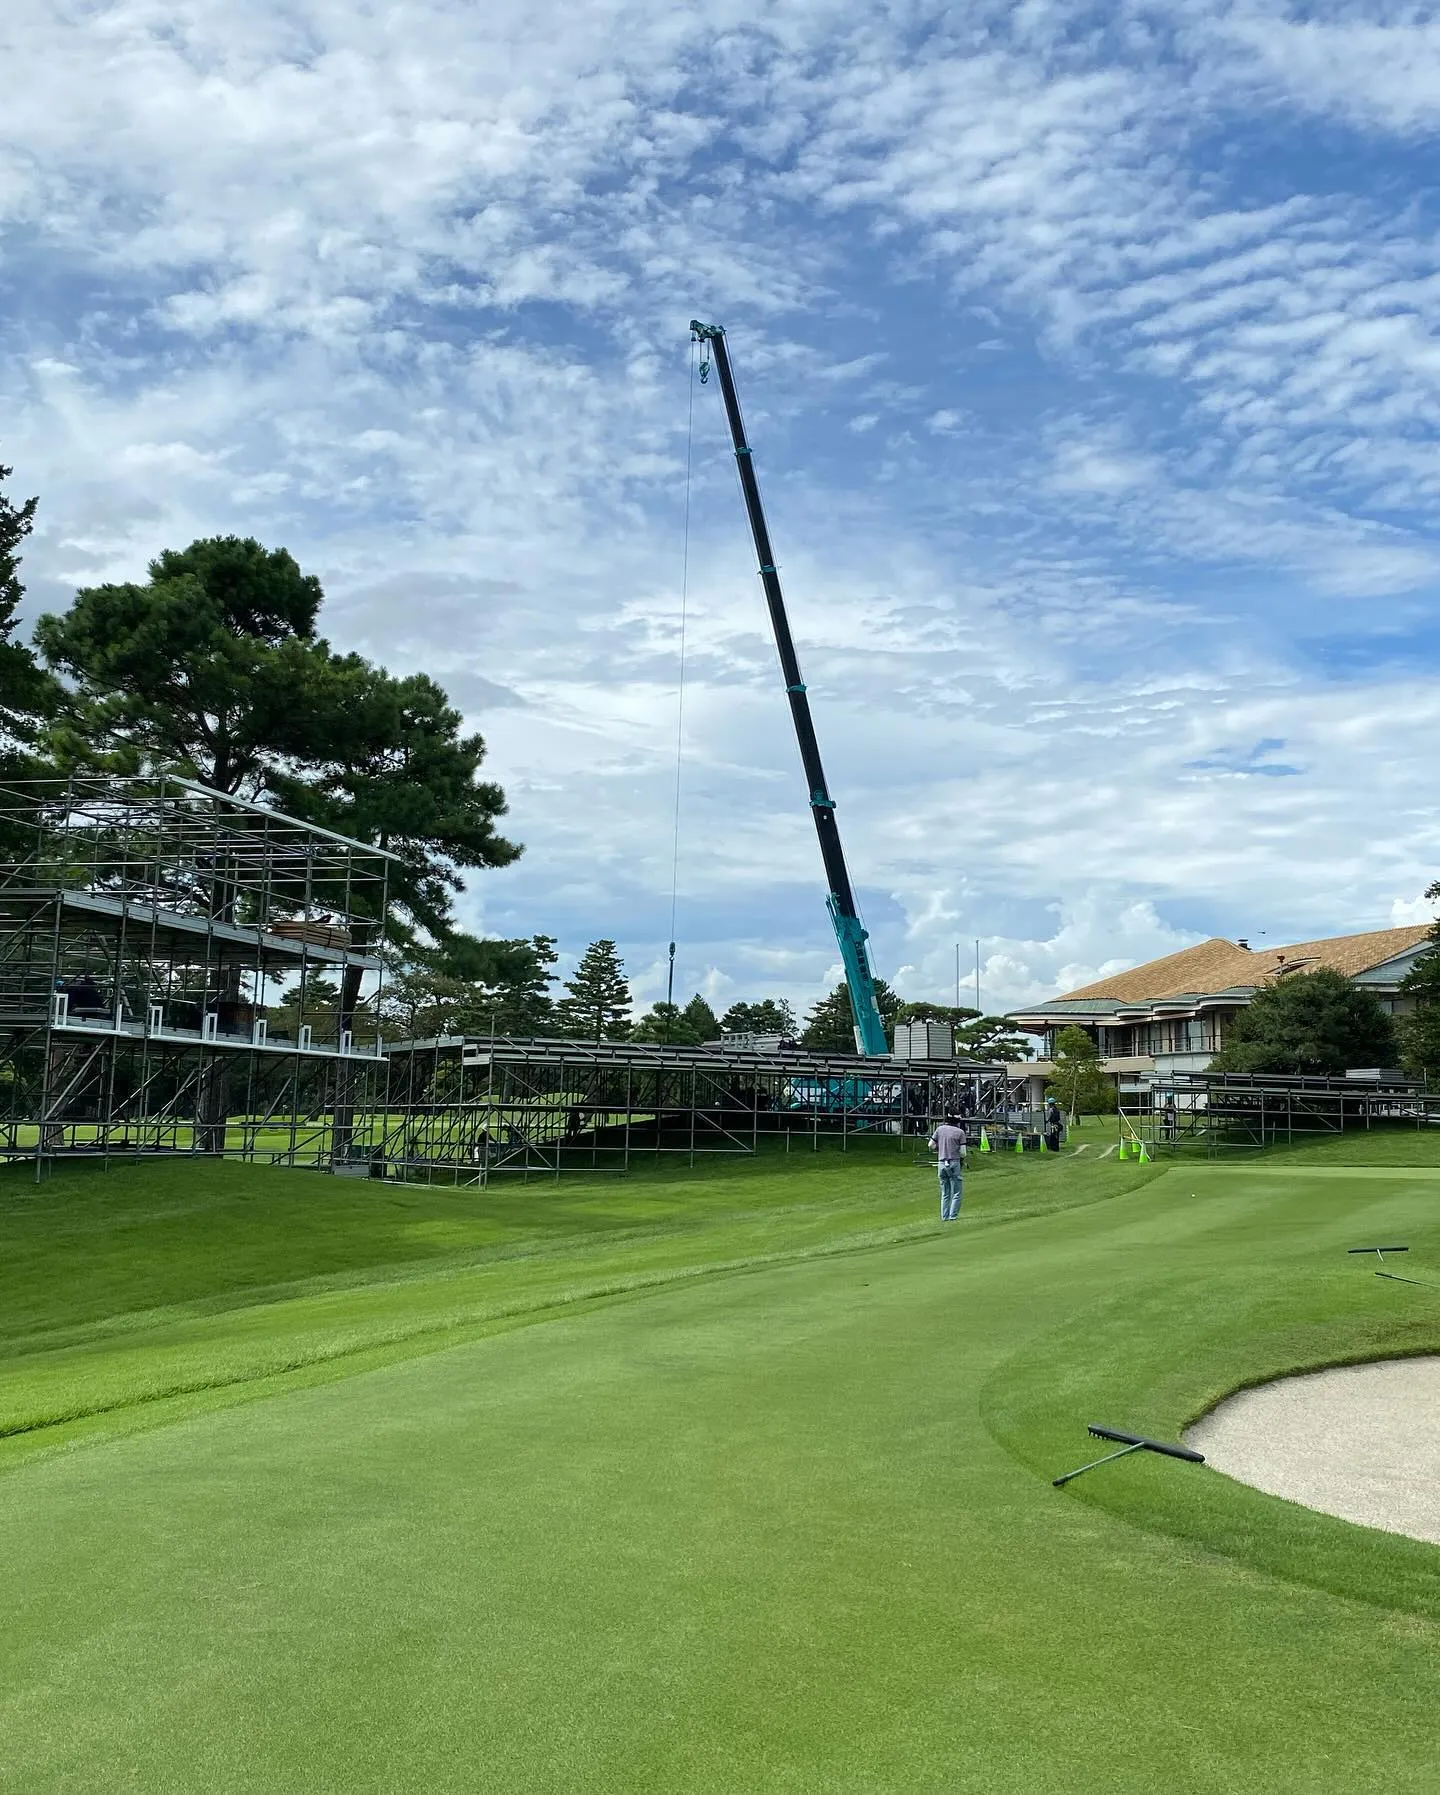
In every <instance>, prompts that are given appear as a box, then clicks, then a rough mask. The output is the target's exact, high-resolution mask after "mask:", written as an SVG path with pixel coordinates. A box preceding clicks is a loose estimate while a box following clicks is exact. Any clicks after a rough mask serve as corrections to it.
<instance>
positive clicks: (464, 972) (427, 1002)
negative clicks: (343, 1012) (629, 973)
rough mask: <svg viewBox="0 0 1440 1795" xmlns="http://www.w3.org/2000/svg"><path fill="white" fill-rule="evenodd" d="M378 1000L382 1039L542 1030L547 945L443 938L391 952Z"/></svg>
mask: <svg viewBox="0 0 1440 1795" xmlns="http://www.w3.org/2000/svg"><path fill="white" fill-rule="evenodd" d="M388 958H389V960H390V962H391V964H390V967H389V970H388V971H387V974H386V978H385V983H384V989H383V995H382V999H381V1018H382V1023H383V1026H384V1028H385V1030H386V1032H387V1034H388V1036H389V1038H390V1039H392V1040H393V1039H396V1038H401V1039H405V1038H410V1039H428V1038H430V1037H432V1036H435V1035H476V1034H482V1035H483V1034H499V1035H543V1034H546V1033H548V1032H550V1031H551V1029H552V1028H553V1025H554V1004H553V1002H552V1001H551V997H550V984H551V981H552V978H553V976H554V975H553V973H552V971H551V968H552V967H553V966H554V964H555V959H556V954H555V943H554V941H553V940H552V939H551V938H550V937H549V936H548V935H535V936H533V937H532V938H531V939H530V940H529V941H524V940H516V941H497V940H477V939H476V938H475V937H473V936H468V935H457V936H453V937H451V938H450V939H449V940H447V942H446V943H445V944H444V946H443V947H441V948H436V949H432V950H429V951H425V950H421V949H418V948H416V947H413V946H412V947H411V948H410V949H409V950H407V951H406V952H404V953H401V952H399V951H396V950H393V949H392V950H391V952H390V954H389V956H388Z"/></svg>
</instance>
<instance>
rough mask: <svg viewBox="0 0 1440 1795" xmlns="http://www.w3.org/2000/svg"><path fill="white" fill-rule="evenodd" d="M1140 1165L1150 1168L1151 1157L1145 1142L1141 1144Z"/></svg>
mask: <svg viewBox="0 0 1440 1795" xmlns="http://www.w3.org/2000/svg"><path fill="white" fill-rule="evenodd" d="M1140 1163H1141V1165H1142V1166H1148V1165H1149V1163H1150V1155H1149V1154H1148V1153H1147V1152H1146V1151H1145V1143H1144V1141H1141V1143H1140Z"/></svg>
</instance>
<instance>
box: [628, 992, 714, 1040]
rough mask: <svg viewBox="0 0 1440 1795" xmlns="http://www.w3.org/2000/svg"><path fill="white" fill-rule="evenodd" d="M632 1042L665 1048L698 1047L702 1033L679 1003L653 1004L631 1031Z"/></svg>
mask: <svg viewBox="0 0 1440 1795" xmlns="http://www.w3.org/2000/svg"><path fill="white" fill-rule="evenodd" d="M630 1039H631V1040H632V1041H653V1042H658V1043H659V1044H660V1045H661V1046H663V1047H698V1046H699V1045H700V1031H699V1030H698V1029H697V1028H695V1027H694V1026H693V1025H692V1024H691V1022H690V1020H689V1019H688V1017H687V1016H686V1014H685V1011H684V1010H683V1009H682V1008H681V1007H680V1005H679V1004H678V1003H665V1002H663V1001H662V1002H660V1003H656V1004H652V1005H651V1006H650V1008H649V1009H648V1010H647V1011H646V1012H645V1014H644V1015H643V1016H642V1017H641V1018H640V1020H639V1021H638V1022H637V1023H636V1024H635V1026H634V1027H633V1028H632V1029H631V1030H630Z"/></svg>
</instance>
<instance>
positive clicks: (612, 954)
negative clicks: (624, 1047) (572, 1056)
mask: <svg viewBox="0 0 1440 1795" xmlns="http://www.w3.org/2000/svg"><path fill="white" fill-rule="evenodd" d="M558 1020H559V1023H560V1025H561V1027H562V1028H563V1029H564V1030H565V1032H566V1033H567V1034H574V1035H575V1037H576V1038H577V1039H579V1040H585V1041H621V1040H623V1039H624V1038H625V1036H626V1035H627V1034H628V1033H629V1032H630V985H629V981H628V980H627V979H626V977H625V966H624V962H623V961H622V960H621V958H620V955H619V953H618V951H617V950H616V947H615V943H614V942H613V941H592V942H591V943H590V945H589V947H587V948H586V949H585V952H584V954H583V955H582V957H581V960H580V964H579V965H578V966H577V967H576V968H575V971H574V973H573V974H572V975H571V977H569V978H568V979H566V981H565V995H564V997H562V998H561V1000H560V1003H559V1005H558Z"/></svg>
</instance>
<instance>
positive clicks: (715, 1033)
mask: <svg viewBox="0 0 1440 1795" xmlns="http://www.w3.org/2000/svg"><path fill="white" fill-rule="evenodd" d="M680 1013H681V1015H682V1016H683V1017H684V1018H685V1021H686V1023H687V1024H688V1026H689V1027H690V1028H692V1029H693V1030H694V1031H695V1039H696V1040H697V1041H699V1042H700V1043H701V1044H702V1046H703V1044H704V1043H705V1042H706V1041H714V1040H716V1039H717V1038H718V1037H719V1034H720V1018H719V1017H718V1016H717V1015H716V1014H715V1012H714V1010H712V1009H711V1008H710V1006H709V1004H708V1003H706V1001H705V999H704V998H703V997H702V996H701V995H700V993H699V992H698V991H697V992H696V993H695V995H694V996H693V997H692V998H691V999H690V1001H689V1003H687V1004H686V1006H685V1008H684V1009H683V1010H682V1011H681V1012H680Z"/></svg>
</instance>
